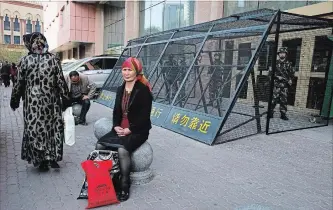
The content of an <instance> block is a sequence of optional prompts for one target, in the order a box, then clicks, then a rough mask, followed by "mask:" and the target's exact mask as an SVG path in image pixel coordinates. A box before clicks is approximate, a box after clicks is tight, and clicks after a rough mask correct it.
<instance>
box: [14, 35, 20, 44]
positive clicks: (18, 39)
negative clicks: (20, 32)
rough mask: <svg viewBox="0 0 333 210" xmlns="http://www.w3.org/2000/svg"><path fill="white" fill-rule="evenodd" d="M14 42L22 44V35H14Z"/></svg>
mask: <svg viewBox="0 0 333 210" xmlns="http://www.w3.org/2000/svg"><path fill="white" fill-rule="evenodd" d="M14 44H21V37H20V36H14Z"/></svg>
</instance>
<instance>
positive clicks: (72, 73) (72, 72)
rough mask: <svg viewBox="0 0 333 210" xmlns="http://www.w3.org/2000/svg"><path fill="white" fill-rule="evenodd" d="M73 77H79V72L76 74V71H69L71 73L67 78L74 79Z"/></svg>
mask: <svg viewBox="0 0 333 210" xmlns="http://www.w3.org/2000/svg"><path fill="white" fill-rule="evenodd" d="M74 76H80V75H79V72H77V71H71V72H70V73H69V78H71V77H74Z"/></svg>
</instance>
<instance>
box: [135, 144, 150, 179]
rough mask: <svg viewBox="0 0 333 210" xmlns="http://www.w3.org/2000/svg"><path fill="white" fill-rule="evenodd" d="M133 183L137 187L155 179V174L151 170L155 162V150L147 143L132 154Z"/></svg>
mask: <svg viewBox="0 0 333 210" xmlns="http://www.w3.org/2000/svg"><path fill="white" fill-rule="evenodd" d="M131 161H132V172H131V175H130V177H131V182H132V184H135V185H140V184H147V183H148V182H150V181H151V180H152V179H153V172H152V170H151V169H150V168H149V167H150V165H151V163H152V162H153V149H152V148H151V146H150V144H149V143H148V142H147V141H146V142H145V143H143V144H142V145H141V146H140V147H139V148H138V149H137V150H135V151H134V152H133V154H132V158H131Z"/></svg>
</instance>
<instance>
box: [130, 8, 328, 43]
mask: <svg viewBox="0 0 333 210" xmlns="http://www.w3.org/2000/svg"><path fill="white" fill-rule="evenodd" d="M278 11H279V10H271V9H260V10H254V11H249V12H244V13H239V14H234V15H231V16H228V17H225V18H221V19H217V20H212V21H209V22H204V23H199V24H195V25H191V26H186V27H182V28H176V29H170V30H167V31H162V32H157V33H154V34H150V35H146V36H143V37H139V38H136V39H132V40H130V41H129V42H128V44H127V46H126V47H125V48H127V49H131V48H136V47H141V46H145V45H153V44H162V43H167V42H175V41H181V40H185V39H192V38H203V37H205V35H206V34H207V33H208V31H209V28H210V27H216V26H217V25H221V26H222V24H227V23H232V22H235V23H237V21H239V20H249V21H256V22H263V23H267V24H268V23H269V22H270V20H271V19H272V18H273V16H274V14H275V13H276V12H278ZM280 13H281V15H282V16H283V15H285V16H283V17H285V18H287V17H289V19H288V20H283V17H282V18H281V19H282V20H281V21H280V25H284V26H286V25H287V26H289V27H291V26H300V27H299V28H297V27H295V28H290V29H289V30H287V29H283V28H282V27H281V29H280V33H287V32H294V31H302V30H315V29H318V28H329V27H333V21H331V20H329V19H325V18H319V17H312V16H305V15H299V14H293V13H288V12H282V11H280ZM296 17H298V18H296ZM262 18H267V19H262ZM303 20H304V21H303ZM306 20H313V21H315V20H316V21H322V22H306ZM275 23H276V21H275ZM267 24H259V23H258V25H257V26H256V25H255V26H250V27H239V28H234V29H225V30H217V31H213V32H209V34H208V35H209V36H214V37H218V36H217V35H221V34H222V33H232V32H233V31H235V33H237V32H238V31H237V30H240V31H242V30H249V32H250V31H251V28H252V27H253V28H252V29H254V30H255V29H257V27H259V28H260V29H263V28H261V27H267ZM302 26H303V27H302ZM311 26H313V27H311ZM316 26H318V27H316ZM205 27H206V28H205ZM309 27H310V28H309ZM199 28H205V29H207V31H205V30H199ZM180 32H189V33H191V32H193V33H196V32H197V33H198V34H191V35H184V36H180V37H177V38H171V37H172V34H174V35H176V34H177V33H180ZM271 33H274V32H271ZM166 35H170V36H168V37H169V38H168V39H162V40H158V41H152V42H147V41H148V40H151V39H152V38H157V37H160V36H166ZM225 36H227V35H225ZM250 36H257V35H249V36H248V37H250Z"/></svg>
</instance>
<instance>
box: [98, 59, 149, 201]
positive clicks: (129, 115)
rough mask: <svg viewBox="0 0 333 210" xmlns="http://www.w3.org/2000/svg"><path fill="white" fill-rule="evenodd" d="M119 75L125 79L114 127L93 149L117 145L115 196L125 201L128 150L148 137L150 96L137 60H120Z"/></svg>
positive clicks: (127, 185)
mask: <svg viewBox="0 0 333 210" xmlns="http://www.w3.org/2000/svg"><path fill="white" fill-rule="evenodd" d="M122 76H123V79H124V81H125V82H124V83H123V85H122V86H120V87H118V89H117V96H116V101H115V105H114V109H113V128H112V130H111V131H110V132H109V133H107V134H106V135H104V136H103V137H101V138H100V139H99V140H98V142H97V144H96V149H100V150H102V149H105V148H107V146H108V145H109V146H110V145H111V146H112V147H117V148H118V153H119V162H120V173H121V192H120V195H119V196H118V199H119V200H120V201H126V200H127V199H128V198H129V187H130V178H129V175H130V170H131V167H130V166H131V153H132V152H134V151H135V150H136V149H137V148H139V147H140V146H141V145H142V144H143V143H144V142H145V141H146V140H147V139H148V136H149V130H150V129H151V121H150V111H151V107H152V101H153V97H152V93H151V86H150V84H149V82H148V80H147V79H146V78H145V77H144V76H143V73H142V64H141V63H140V61H139V60H138V59H136V58H133V57H130V58H128V59H127V60H126V61H125V62H124V63H123V65H122Z"/></svg>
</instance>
